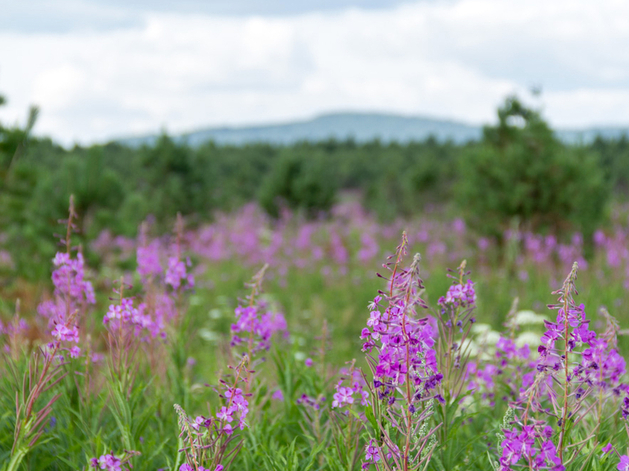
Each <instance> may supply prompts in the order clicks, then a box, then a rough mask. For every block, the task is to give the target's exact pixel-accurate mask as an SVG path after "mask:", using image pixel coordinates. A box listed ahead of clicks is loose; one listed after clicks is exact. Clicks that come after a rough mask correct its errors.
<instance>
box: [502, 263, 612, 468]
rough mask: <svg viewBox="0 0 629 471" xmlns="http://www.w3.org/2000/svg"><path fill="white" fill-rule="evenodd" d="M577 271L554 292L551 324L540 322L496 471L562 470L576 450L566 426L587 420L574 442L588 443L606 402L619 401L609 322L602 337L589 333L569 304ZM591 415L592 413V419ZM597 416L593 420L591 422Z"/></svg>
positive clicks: (581, 310)
mask: <svg viewBox="0 0 629 471" xmlns="http://www.w3.org/2000/svg"><path fill="white" fill-rule="evenodd" d="M577 268H578V266H577V264H576V263H575V264H574V265H573V267H572V270H571V272H570V274H569V275H568V277H567V278H566V280H565V281H564V283H563V286H562V288H561V289H559V290H557V291H555V292H553V294H556V295H558V303H557V304H554V305H549V308H551V309H554V310H556V311H557V316H556V320H555V322H549V321H546V322H545V328H546V330H545V332H544V334H543V335H542V337H541V341H540V346H539V347H538V352H539V358H538V359H537V361H536V362H535V367H536V371H537V372H536V375H535V378H534V380H533V382H532V384H531V385H530V386H529V387H528V388H526V389H525V390H524V391H523V392H522V394H521V395H520V397H519V398H518V400H517V401H515V402H514V403H513V404H512V407H513V420H512V421H511V424H512V425H516V427H515V428H512V429H511V430H509V429H507V428H505V430H504V440H503V441H502V443H501V449H502V456H501V458H500V466H501V468H500V470H501V471H509V470H511V469H512V468H513V467H514V466H522V467H529V468H530V469H551V470H553V471H562V470H563V469H565V466H567V465H568V464H569V463H570V462H571V461H572V460H573V459H574V458H575V456H576V454H571V456H567V454H566V450H568V449H570V448H572V447H573V446H575V445H574V444H572V443H571V440H570V439H571V437H570V435H569V427H568V426H567V425H568V421H570V422H571V423H572V424H576V423H579V422H583V423H584V424H586V423H588V421H589V423H591V426H590V430H589V431H588V435H587V437H586V438H585V440H583V439H581V441H580V442H579V443H585V442H587V441H588V440H590V439H592V438H593V437H595V436H596V433H597V431H598V429H599V427H600V424H601V421H602V415H603V407H604V404H605V402H606V400H607V398H608V397H613V396H618V394H619V390H620V389H621V385H620V384H619V381H620V377H621V376H622V375H623V374H624V373H625V362H624V359H622V358H621V357H620V355H619V354H618V352H617V350H616V349H615V343H616V341H615V331H614V329H613V325H614V322H611V325H612V328H611V329H610V328H609V326H608V332H606V334H604V335H603V336H602V337H601V338H597V334H596V333H595V332H594V331H592V330H590V328H589V325H590V321H589V319H587V317H586V314H585V306H584V305H583V304H580V305H577V304H576V302H575V301H574V296H575V295H576V294H577V290H576V286H575V283H576V277H577ZM608 318H611V316H608ZM608 324H609V322H608ZM592 410H595V411H597V413H596V414H591V413H590V411H592ZM536 416H537V417H536ZM596 417H598V421H596V420H591V418H596ZM549 420H556V421H557V427H558V430H557V432H555V431H554V429H553V428H552V427H551V426H550V425H548V421H549ZM586 430H587V428H586ZM553 436H555V438H556V440H557V442H556V443H557V445H555V442H554V441H553V440H552V439H553ZM619 469H621V468H620V467H619Z"/></svg>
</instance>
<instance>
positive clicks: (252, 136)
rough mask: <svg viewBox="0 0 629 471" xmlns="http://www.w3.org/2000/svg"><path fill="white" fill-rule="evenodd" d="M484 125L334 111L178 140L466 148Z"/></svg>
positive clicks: (589, 136)
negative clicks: (430, 143)
mask: <svg viewBox="0 0 629 471" xmlns="http://www.w3.org/2000/svg"><path fill="white" fill-rule="evenodd" d="M623 134H629V129H628V128H622V127H598V128H586V129H563V130H558V131H557V135H558V137H559V138H560V139H561V140H563V141H564V142H567V143H577V142H584V143H588V142H591V141H592V140H594V139H595V138H596V136H597V135H601V136H603V137H606V138H617V137H620V136H622V135H623ZM481 135H482V127H481V126H475V125H470V124H465V123H461V122H457V121H451V120H442V119H433V118H427V117H413V116H401V115H394V114H383V113H330V114H325V115H321V116H318V117H315V118H313V119H309V120H304V121H295V122H289V123H281V124H269V125H259V126H233V127H216V128H207V129H200V130H198V131H193V132H189V133H184V134H181V135H179V136H175V140H176V141H178V142H187V143H188V144H189V145H191V146H193V147H197V146H199V145H201V144H203V143H205V142H208V141H214V142H216V143H217V144H221V145H225V144H231V145H242V144H247V143H253V142H267V143H271V144H285V145H289V144H294V143H295V142H299V141H313V142H316V141H324V140H327V139H331V138H334V139H337V140H346V139H350V138H351V139H354V140H355V141H357V142H367V141H372V140H374V139H380V140H381V141H382V142H392V141H397V142H400V143H405V142H409V141H423V140H425V139H426V138H428V137H429V136H434V137H435V138H436V139H437V140H439V141H447V140H451V141H453V142H455V143H458V144H461V143H465V142H468V141H473V140H477V139H479V138H480V137H481ZM157 137H158V136H157V135H149V136H139V137H130V138H123V139H118V140H117V142H121V143H123V144H127V145H130V146H132V147H137V146H140V145H142V144H149V145H150V144H152V143H153V142H155V140H156V139H157Z"/></svg>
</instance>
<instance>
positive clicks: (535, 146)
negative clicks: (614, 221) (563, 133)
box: [457, 97, 610, 240]
mask: <svg viewBox="0 0 629 471" xmlns="http://www.w3.org/2000/svg"><path fill="white" fill-rule="evenodd" d="M459 180H460V181H459V184H458V185H457V190H458V192H457V193H458V200H459V203H460V204H461V205H462V206H463V207H464V208H465V209H466V210H467V217H468V220H469V222H470V223H471V224H472V225H473V226H476V228H477V229H479V230H480V231H481V232H483V233H486V234H490V235H494V236H498V237H500V235H501V234H502V232H503V230H504V229H505V228H506V225H507V224H508V223H509V221H510V220H511V219H513V218H514V217H517V218H519V219H520V221H521V222H522V223H523V224H524V225H525V227H526V228H527V229H531V230H534V231H540V230H541V231H544V230H552V231H555V232H560V231H564V230H568V229H572V230H574V229H576V230H579V231H582V232H583V233H584V234H585V235H586V240H587V239H589V237H588V236H590V235H591V234H592V233H593V231H594V230H595V227H596V225H597V223H599V222H600V220H601V218H602V217H603V215H604V209H605V206H606V203H607V200H608V196H609V193H610V192H609V190H608V188H607V185H606V179H605V173H604V171H603V169H602V166H601V164H600V162H599V159H598V157H597V155H595V154H593V153H589V152H586V151H585V149H583V148H579V147H567V146H565V145H563V144H562V143H561V142H559V141H558V140H557V138H556V137H555V136H554V134H553V132H552V130H551V129H550V128H549V126H548V125H547V123H546V122H545V121H544V120H543V119H542V118H541V116H540V115H539V113H538V112H536V111H534V110H532V109H529V108H526V107H525V106H524V105H522V103H520V101H519V100H518V99H517V98H515V97H510V98H507V100H506V102H505V104H504V105H503V106H502V107H501V108H500V109H499V110H498V124H497V125H496V126H487V127H485V129H484V136H483V140H482V142H481V144H480V145H478V146H476V147H474V148H472V149H471V151H470V152H469V153H468V154H467V155H464V156H463V157H462V158H461V161H460V168H459Z"/></svg>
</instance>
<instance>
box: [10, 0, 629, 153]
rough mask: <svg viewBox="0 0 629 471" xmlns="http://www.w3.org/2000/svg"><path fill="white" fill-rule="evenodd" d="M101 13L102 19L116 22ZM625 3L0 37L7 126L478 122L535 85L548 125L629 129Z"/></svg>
mask: <svg viewBox="0 0 629 471" xmlns="http://www.w3.org/2000/svg"><path fill="white" fill-rule="evenodd" d="M120 8H121V10H120V11H119V12H116V11H112V10H111V9H110V10H109V15H110V16H111V17H120V18H125V17H126V16H125V15H126V13H125V11H124V10H123V9H122V7H120ZM628 19H629V3H626V2H620V1H617V0H601V1H599V2H595V3H594V2H590V1H589V0H557V1H555V2H547V1H543V0H530V1H523V0H522V1H516V0H459V1H441V2H420V3H415V4H406V5H402V6H399V7H395V8H392V9H389V10H360V9H356V8H354V9H348V10H345V11H337V12H334V11H331V12H321V13H306V14H301V15H296V16H282V17H268V16H267V17H260V16H253V17H219V16H209V15H199V14H197V15H193V14H174V13H155V12H146V13H142V14H141V20H140V21H139V22H136V23H134V24H133V25H131V26H129V27H124V28H123V27H119V28H117V29H109V30H97V29H96V30H72V31H67V32H64V33H54V32H53V33H51V32H48V33H39V34H37V33H19V32H4V33H0V44H2V45H3V47H2V48H0V91H1V92H2V93H5V94H6V95H7V97H8V99H9V103H10V106H8V107H5V108H4V109H0V121H2V122H7V121H8V122H12V121H14V120H16V119H18V117H23V116H24V115H25V113H26V108H27V106H28V105H29V104H30V103H36V104H38V105H40V106H41V107H42V113H41V119H40V122H39V124H38V127H37V131H38V132H39V133H40V134H49V135H52V136H54V137H55V138H57V139H59V140H61V141H62V142H64V143H71V142H73V141H75V140H76V141H80V142H91V141H94V140H103V139H107V138H110V137H115V136H124V135H131V134H137V133H144V132H154V131H156V130H158V129H159V128H160V127H162V126H166V127H167V128H168V129H169V130H170V131H173V132H178V131H184V130H190V129H196V128H199V127H203V126H209V125H224V124H244V123H259V122H270V121H278V120H290V119H295V118H304V117H310V116H312V115H314V114H317V113H321V112H326V111H333V110H381V111H391V112H400V113H405V114H422V115H433V116H439V117H449V118H455V119H461V120H466V121H470V122H476V123H480V122H483V121H488V120H491V119H493V115H494V110H495V107H496V105H497V104H499V103H500V101H501V100H502V98H503V97H504V96H505V95H506V94H508V93H511V92H514V91H518V92H520V93H522V92H523V91H524V90H526V89H527V88H528V87H529V86H530V85H532V84H542V85H543V86H544V88H545V89H544V98H543V101H544V103H545V113H546V116H548V117H549V118H550V120H551V121H552V122H553V124H555V125H559V126H581V125H588V124H593V123H607V124H609V123H623V124H629V47H627V46H629V20H628Z"/></svg>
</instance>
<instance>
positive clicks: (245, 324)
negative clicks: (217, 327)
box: [231, 303, 312, 362]
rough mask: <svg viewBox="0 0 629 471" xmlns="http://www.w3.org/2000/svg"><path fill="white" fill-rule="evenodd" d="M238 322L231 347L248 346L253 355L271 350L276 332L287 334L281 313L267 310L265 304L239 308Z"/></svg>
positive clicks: (237, 309) (237, 312)
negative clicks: (272, 339)
mask: <svg viewBox="0 0 629 471" xmlns="http://www.w3.org/2000/svg"><path fill="white" fill-rule="evenodd" d="M234 314H235V316H236V322H235V323H234V324H232V326H231V330H232V332H233V334H234V335H233V336H232V340H231V346H232V347H236V346H238V345H240V344H243V343H244V344H246V345H247V346H248V347H249V348H250V352H251V354H255V353H257V352H259V351H261V350H269V349H270V348H271V337H272V336H273V334H274V333H276V332H286V329H287V326H286V319H285V318H284V315H283V314H282V313H279V312H272V311H268V310H266V306H265V304H264V303H260V305H257V306H256V305H253V306H246V307H242V306H238V307H237V308H236V310H235V311H234ZM310 361H311V362H312V360H310Z"/></svg>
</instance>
